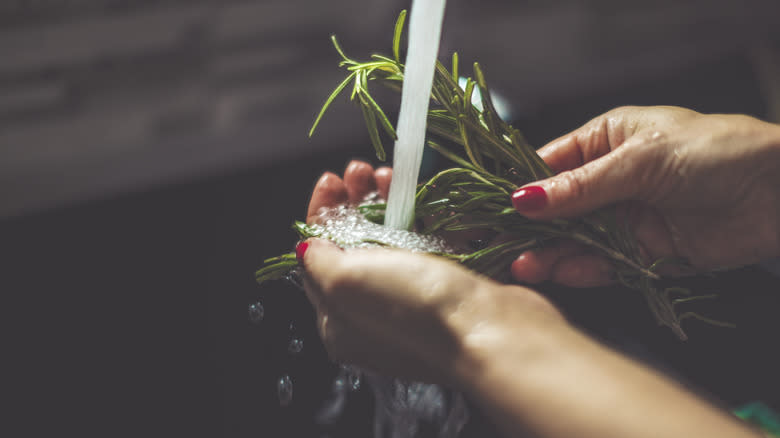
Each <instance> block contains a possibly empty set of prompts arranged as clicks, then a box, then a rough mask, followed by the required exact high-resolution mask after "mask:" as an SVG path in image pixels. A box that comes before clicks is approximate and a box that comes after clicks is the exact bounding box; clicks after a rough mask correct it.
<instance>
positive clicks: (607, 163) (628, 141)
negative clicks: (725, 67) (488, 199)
mask: <svg viewBox="0 0 780 438" xmlns="http://www.w3.org/2000/svg"><path fill="white" fill-rule="evenodd" d="M539 154H540V155H541V156H542V158H543V159H544V160H545V161H546V162H547V163H548V164H549V165H550V167H551V168H552V169H553V170H554V171H556V172H560V173H558V174H557V175H555V176H553V177H551V178H547V179H545V180H541V181H536V182H533V183H530V184H527V185H526V186H523V187H521V188H520V190H523V189H527V188H528V187H530V186H537V187H541V190H539V189H531V190H529V191H526V192H525V193H529V192H530V193H532V195H531V196H527V197H525V198H526V201H529V199H528V198H531V199H530V202H525V203H524V202H523V201H522V200H520V202H516V204H515V206H516V208H517V209H518V211H519V212H520V213H521V214H523V215H525V216H527V217H529V218H531V219H537V220H549V219H553V218H558V217H575V216H580V215H584V214H587V213H589V212H591V211H593V210H596V209H598V208H600V207H603V206H606V205H609V204H615V203H621V204H622V205H621V207H620V208H621V211H622V212H624V213H625V217H626V218H627V220H628V221H629V222H628V223H629V226H630V227H631V228H632V229H633V232H634V235H635V236H636V237H637V240H638V242H639V245H640V253H641V255H642V256H643V258H644V259H645V261H646V262H652V261H653V260H655V259H657V258H660V257H668V256H681V257H684V258H686V259H687V260H688V261H689V262H690V263H691V264H692V265H693V267H694V268H695V269H699V270H712V269H716V268H723V267H735V266H742V265H746V264H750V263H755V262H758V261H760V260H762V259H765V258H769V257H776V256H778V255H780V127H778V126H777V125H773V124H770V123H766V122H762V121H760V120H757V119H754V118H752V117H747V116H740V115H703V114H700V113H697V112H694V111H691V110H687V109H683V108H676V107H647V108H640V107H624V108H618V109H615V110H612V111H610V112H608V113H606V114H604V115H601V116H599V117H597V118H595V119H593V120H591V121H590V122H588V123H587V124H585V125H584V126H582V127H581V128H579V129H577V130H576V131H574V132H572V133H570V134H567V135H565V136H563V137H561V138H559V139H557V140H555V141H553V142H551V143H550V144H548V145H546V146H545V147H543V148H542V149H540V150H539ZM534 190H535V193H536V195H535V197H534V195H533V193H534ZM516 194H517V192H516ZM545 195H546V197H545ZM611 270H612V268H611V265H610V263H609V262H608V261H607V260H606V259H604V258H602V257H600V256H597V255H594V254H592V253H590V252H588V251H586V250H585V249H584V248H583V247H580V246H578V245H574V244H571V243H565V244H563V245H560V246H557V247H549V248H545V249H541V250H538V251H529V252H526V253H525V254H522V255H521V256H520V257H519V258H518V259H517V260H516V261H515V262H514V263H513V265H512V273H513V276H514V277H515V278H516V279H518V280H520V281H525V282H528V283H537V282H540V281H544V280H552V281H555V282H558V283H562V284H566V285H569V286H598V285H603V284H607V283H609V282H610V281H611V280H610V279H611V278H612V276H611Z"/></svg>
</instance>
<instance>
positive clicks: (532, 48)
mask: <svg viewBox="0 0 780 438" xmlns="http://www.w3.org/2000/svg"><path fill="white" fill-rule="evenodd" d="M408 3H409V2H408V1H404V0H390V1H385V0H359V1H358V0H338V1H330V2H312V1H305V0H286V1H284V0H254V1H252V0H191V1H176V0H136V1H128V0H28V1H24V0H19V1H5V2H0V200H2V201H0V217H3V216H14V215H19V214H24V213H25V212H28V213H29V212H33V211H36V210H40V209H47V208H52V207H53V206H56V205H64V204H68V203H73V202H74V201H80V200H87V199H96V198H104V197H106V196H111V195H112V194H116V193H119V192H125V191H137V190H140V189H143V188H149V187H154V186H159V185H161V184H169V183H172V182H182V181H191V180H195V179H198V178H203V177H206V176H208V175H214V174H216V173H225V172H229V171H231V170H237V169H240V168H249V167H252V166H258V165H265V164H268V163H273V162H278V161H280V160H291V159H296V158H299V157H302V156H305V155H307V154H310V153H312V151H322V150H328V149H330V150H338V149H339V148H340V147H342V146H343V145H344V144H348V143H356V142H364V141H365V138H366V137H365V134H364V133H363V130H362V127H360V117H359V116H358V115H357V113H356V112H355V111H354V110H352V109H345V106H347V105H346V104H344V103H343V102H341V101H340V102H339V103H338V105H337V107H336V108H334V109H333V111H332V112H331V113H330V114H328V116H327V118H326V119H325V123H324V124H323V125H322V128H321V130H320V132H319V133H318V135H316V136H315V137H314V138H313V139H308V138H307V137H306V133H307V132H308V128H309V127H310V123H311V122H312V120H313V118H314V116H315V114H316V113H317V110H318V109H319V106H320V105H321V103H322V102H323V101H324V98H325V97H326V96H327V94H328V93H329V92H330V90H331V89H332V87H334V86H335V84H336V83H337V81H338V79H339V77H341V76H342V73H341V72H340V71H339V70H338V68H337V66H336V64H337V62H338V58H337V56H336V54H335V52H334V51H333V49H332V48H331V46H330V42H329V40H328V36H329V35H330V34H331V33H335V34H337V35H338V36H339V38H340V39H341V41H342V42H343V45H344V47H345V49H346V50H347V51H348V53H350V54H351V55H353V56H356V57H363V56H366V55H367V54H368V53H370V52H371V51H382V52H388V51H389V45H390V34H391V31H392V23H393V20H394V18H395V16H396V14H397V12H398V11H399V10H400V9H401V8H403V7H405V6H407V5H408ZM448 7H449V9H448V12H447V16H446V19H445V25H444V35H443V41H442V53H443V56H442V57H443V58H447V57H448V56H449V52H451V51H453V50H459V51H461V55H462V59H463V60H464V61H466V62H464V65H467V62H468V61H471V60H479V61H480V62H481V63H482V64H483V65H484V67H485V69H486V71H487V74H488V77H489V79H490V81H491V82H492V83H493V85H494V88H495V89H496V90H497V91H500V92H502V93H503V94H505V96H506V97H507V98H508V99H509V100H510V102H512V104H513V105H514V110H515V113H514V114H515V115H516V117H517V118H523V117H535V116H538V114H539V113H540V112H543V111H544V109H545V108H548V107H550V106H551V105H562V104H566V103H567V102H570V101H572V100H577V99H584V98H587V97H589V96H594V95H598V94H600V93H608V92H611V91H613V90H615V89H621V88H624V87H630V86H633V85H635V84H638V83H642V82H643V81H652V80H658V79H662V78H663V77H665V76H668V75H674V74H676V73H677V72H679V71H682V70H683V69H686V68H690V67H691V66H695V65H699V64H702V63H706V62H711V61H712V60H713V59H718V58H719V57H724V56H729V55H730V54H733V53H735V52H741V51H745V50H747V49H748V48H750V47H751V46H753V45H756V44H759V43H761V42H763V41H766V40H768V39H771V38H773V37H775V38H776V37H777V32H778V31H777V26H776V23H775V22H774V20H775V19H776V17H777V16H779V15H780V3H778V2H777V1H774V0H746V1H736V0H706V1H705V0H685V1H671V0H664V1H655V2H646V1H606V0H587V1H574V0H557V1H534V0H526V1H506V0H485V1H480V2H468V1H451V2H450V3H449V6H448ZM724 86H728V84H724Z"/></svg>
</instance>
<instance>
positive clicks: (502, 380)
mask: <svg viewBox="0 0 780 438" xmlns="http://www.w3.org/2000/svg"><path fill="white" fill-rule="evenodd" d="M447 324H448V326H449V327H450V329H451V330H452V332H453V333H455V337H456V338H457V339H458V340H459V343H460V345H461V348H460V351H461V354H460V355H459V357H458V360H456V362H455V364H454V366H453V365H450V367H449V368H450V369H451V370H452V373H453V375H452V376H450V378H451V380H452V381H453V382H454V383H455V384H456V385H457V386H458V387H459V388H461V389H462V390H464V391H466V392H467V393H469V394H470V395H471V396H472V397H475V398H480V395H479V394H481V393H491V392H492V391H495V390H500V389H501V387H502V386H504V385H505V384H506V383H507V382H508V380H507V377H509V376H512V375H525V374H524V372H526V371H530V370H531V368H540V369H543V368H545V367H546V366H549V365H550V364H553V363H555V362H556V361H559V360H560V359H561V358H562V356H563V355H564V354H570V352H571V351H574V350H576V349H574V348H571V346H570V347H567V348H561V346H562V345H566V344H571V343H572V336H571V335H572V334H576V331H575V330H574V329H573V328H572V327H571V326H570V325H569V324H568V322H566V320H565V319H564V318H563V317H562V316H561V314H560V313H559V312H558V311H557V310H556V309H555V308H554V307H553V306H552V304H551V303H550V302H549V301H547V300H546V299H545V298H543V297H542V296H541V295H539V294H537V293H536V292H534V291H531V290H529V289H525V288H522V287H519V286H495V287H490V288H484V289H482V290H478V291H476V292H475V293H474V294H473V295H472V296H471V297H470V298H469V301H468V302H466V303H463V305H461V306H460V307H459V310H458V311H457V312H454V313H453V314H452V315H450V317H449V318H448V321H447ZM582 339H583V340H585V339H587V338H584V337H582ZM511 382H512V383H513V384H522V381H521V380H519V379H512V380H511Z"/></svg>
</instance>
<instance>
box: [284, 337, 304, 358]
mask: <svg viewBox="0 0 780 438" xmlns="http://www.w3.org/2000/svg"><path fill="white" fill-rule="evenodd" d="M301 350H303V339H301V338H292V339H290V343H289V344H288V345H287V351H288V352H289V353H290V354H298V353H300V352H301Z"/></svg>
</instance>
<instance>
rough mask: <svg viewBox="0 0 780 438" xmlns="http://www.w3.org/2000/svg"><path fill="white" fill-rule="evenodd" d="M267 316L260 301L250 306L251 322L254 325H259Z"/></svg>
mask: <svg viewBox="0 0 780 438" xmlns="http://www.w3.org/2000/svg"><path fill="white" fill-rule="evenodd" d="M264 316H265V309H264V308H263V304H262V303H260V302H259V301H258V302H256V303H254V304H251V305H249V322H251V323H253V324H258V323H260V322H261V321H262V320H263V317H264Z"/></svg>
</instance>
